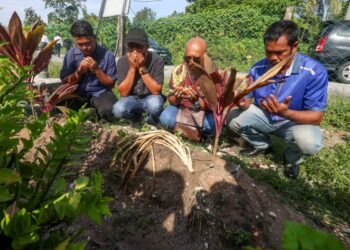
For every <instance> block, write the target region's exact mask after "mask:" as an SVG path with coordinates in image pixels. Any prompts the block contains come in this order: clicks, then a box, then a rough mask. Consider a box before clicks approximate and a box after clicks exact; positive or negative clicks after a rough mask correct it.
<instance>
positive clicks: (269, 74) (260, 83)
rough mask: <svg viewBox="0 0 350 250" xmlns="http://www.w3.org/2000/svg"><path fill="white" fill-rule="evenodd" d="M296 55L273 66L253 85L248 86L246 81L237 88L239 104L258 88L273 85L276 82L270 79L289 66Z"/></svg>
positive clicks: (236, 94)
mask: <svg viewBox="0 0 350 250" xmlns="http://www.w3.org/2000/svg"><path fill="white" fill-rule="evenodd" d="M294 55H295V54H292V55H290V56H289V57H287V58H286V59H284V60H282V61H281V62H279V63H278V64H276V65H275V66H273V67H272V68H271V69H269V70H268V71H267V72H266V73H265V74H263V75H262V76H260V77H259V78H258V79H257V80H256V81H255V82H253V83H252V84H247V83H246V81H243V82H241V83H240V85H239V86H235V91H237V92H236V93H235V101H236V102H239V101H240V100H241V98H242V97H244V96H245V95H247V94H249V93H250V92H253V91H254V90H256V89H258V88H261V87H263V86H265V85H268V84H270V83H273V82H274V81H270V80H269V79H271V78H272V77H274V76H275V75H277V74H278V73H279V72H280V71H281V70H282V69H283V67H284V66H285V65H286V64H288V63H289V62H290V61H292V60H293V59H294ZM243 85H245V86H243ZM239 90H240V91H239Z"/></svg>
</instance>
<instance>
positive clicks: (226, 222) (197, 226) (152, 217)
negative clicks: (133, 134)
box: [71, 124, 309, 249]
mask: <svg viewBox="0 0 350 250" xmlns="http://www.w3.org/2000/svg"><path fill="white" fill-rule="evenodd" d="M91 126H93V127H91V130H92V131H98V132H99V135H98V137H97V138H96V139H95V140H94V141H93V142H92V143H91V149H90V151H89V152H88V154H87V155H86V156H85V157H84V160H83V164H82V168H81V169H80V171H81V172H89V171H91V170H95V169H99V170H100V171H101V172H102V173H103V174H104V176H105V191H106V194H107V195H109V196H111V197H113V198H114V201H113V202H111V203H110V208H111V211H112V214H113V215H112V217H110V218H105V220H104V222H103V223H102V225H95V224H93V223H92V222H89V220H87V219H86V218H81V219H79V220H78V221H77V222H76V223H75V225H74V226H73V227H72V228H71V230H72V231H76V230H78V229H79V228H81V227H82V228H84V230H85V231H84V233H83V234H82V235H81V238H82V239H87V240H88V245H87V248H88V249H241V248H242V246H244V245H252V246H260V247H262V248H267V247H270V248H279V247H280V246H281V240H282V231H283V222H284V221H285V220H293V221H298V222H302V223H307V220H306V218H305V217H304V216H303V215H301V214H300V213H298V212H296V211H295V210H294V209H292V208H291V207H289V206H287V205H286V204H284V203H282V202H281V201H279V200H278V199H277V198H274V197H272V196H271V195H269V193H270V192H269V190H268V189H267V188H266V187H263V186H260V185H258V184H256V183H254V181H253V180H252V179H251V178H250V177H249V176H248V175H247V174H246V173H245V172H244V171H243V170H242V169H240V168H239V167H237V166H236V165H235V164H234V163H231V162H226V161H224V160H222V159H220V158H217V157H213V156H211V155H210V154H208V153H207V152H204V151H195V152H193V153H192V159H193V167H194V170H195V172H194V173H190V172H189V171H188V169H187V167H186V166H185V165H183V163H182V162H181V160H180V159H179V158H178V157H177V156H176V155H175V154H174V153H172V152H171V151H170V150H168V149H167V148H165V147H163V146H155V159H156V171H155V172H153V167H152V163H151V162H150V161H149V162H147V163H146V164H145V165H144V166H143V167H142V169H141V170H140V171H139V172H138V174H137V175H136V177H135V179H134V180H133V181H132V182H131V183H130V184H129V186H128V188H127V192H126V193H124V192H122V191H121V190H120V184H121V178H120V174H119V166H118V165H116V166H115V167H113V168H110V163H111V161H112V155H113V152H114V151H115V147H116V144H115V141H116V140H117V139H118V137H117V136H116V134H117V132H116V131H117V129H102V128H101V127H98V125H95V124H92V125H91ZM308 223H309V222H308Z"/></svg>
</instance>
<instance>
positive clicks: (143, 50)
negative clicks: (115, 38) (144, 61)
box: [128, 43, 148, 56]
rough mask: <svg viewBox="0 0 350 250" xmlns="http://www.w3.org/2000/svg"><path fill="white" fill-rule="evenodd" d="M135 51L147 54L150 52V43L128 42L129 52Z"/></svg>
mask: <svg viewBox="0 0 350 250" xmlns="http://www.w3.org/2000/svg"><path fill="white" fill-rule="evenodd" d="M134 51H135V52H137V53H140V54H142V55H144V56H146V55H147V52H148V45H142V44H138V43H128V52H129V53H132V52H134Z"/></svg>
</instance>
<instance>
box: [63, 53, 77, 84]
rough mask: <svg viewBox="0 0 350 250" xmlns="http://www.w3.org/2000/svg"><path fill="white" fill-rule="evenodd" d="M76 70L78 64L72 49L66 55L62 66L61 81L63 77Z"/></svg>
mask: <svg viewBox="0 0 350 250" xmlns="http://www.w3.org/2000/svg"><path fill="white" fill-rule="evenodd" d="M75 70H76V65H75V63H74V60H73V53H72V51H71V50H70V51H68V52H67V53H66V55H65V56H64V60H63V66H62V69H61V72H60V78H61V81H63V79H64V78H65V77H66V76H68V75H70V74H72V73H73V72H74V71H75Z"/></svg>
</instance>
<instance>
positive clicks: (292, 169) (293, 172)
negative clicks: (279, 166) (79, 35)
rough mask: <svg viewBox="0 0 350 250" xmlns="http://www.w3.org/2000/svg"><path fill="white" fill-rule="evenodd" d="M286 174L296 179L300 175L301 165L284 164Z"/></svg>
mask: <svg viewBox="0 0 350 250" xmlns="http://www.w3.org/2000/svg"><path fill="white" fill-rule="evenodd" d="M284 174H285V176H286V177H288V178H290V179H296V178H298V176H299V165H297V164H292V163H285V164H284Z"/></svg>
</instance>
